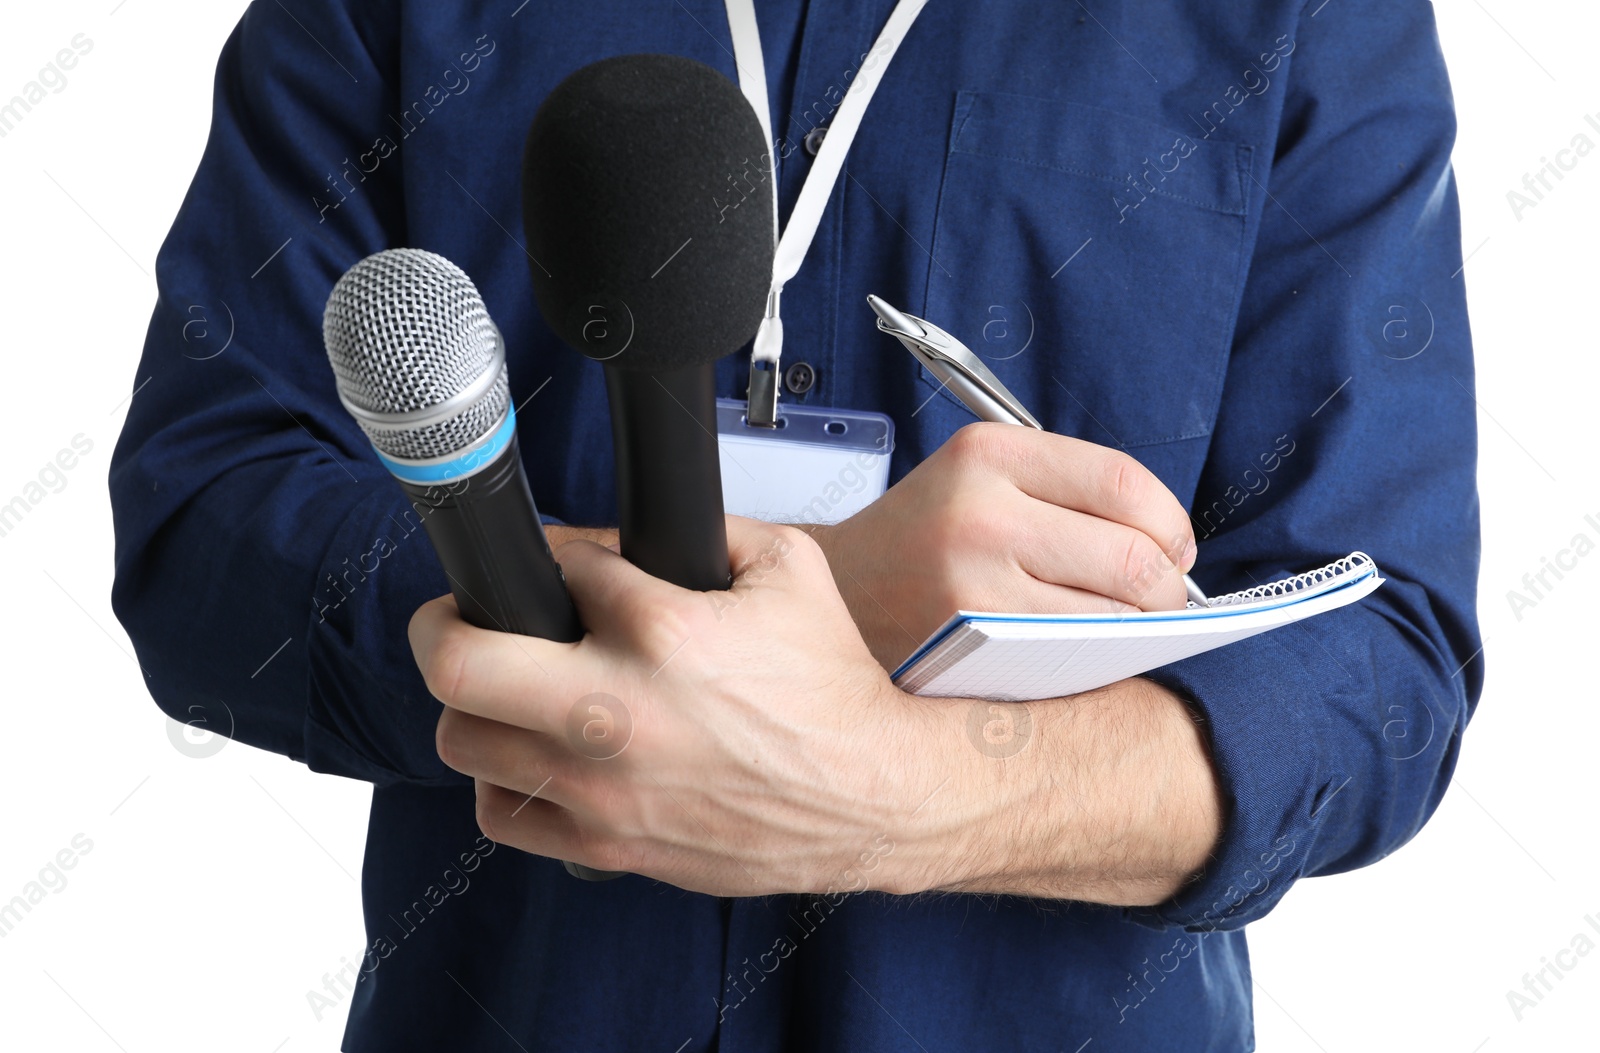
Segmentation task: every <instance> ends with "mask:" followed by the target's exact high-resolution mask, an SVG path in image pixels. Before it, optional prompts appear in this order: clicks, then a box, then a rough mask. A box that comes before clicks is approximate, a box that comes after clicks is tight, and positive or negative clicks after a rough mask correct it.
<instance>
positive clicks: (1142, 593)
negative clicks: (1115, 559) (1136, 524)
mask: <svg viewBox="0 0 1600 1053" xmlns="http://www.w3.org/2000/svg"><path fill="white" fill-rule="evenodd" d="M1164 563H1165V560H1164V559H1163V558H1162V555H1161V552H1160V550H1159V549H1157V548H1156V546H1155V544H1154V543H1153V542H1152V541H1151V540H1150V539H1149V538H1147V537H1145V536H1144V535H1142V534H1140V533H1138V532H1132V533H1131V536H1130V537H1129V538H1128V539H1127V541H1126V542H1125V543H1124V544H1123V547H1122V581H1121V585H1122V586H1123V588H1124V589H1125V590H1126V594H1125V595H1126V597H1127V598H1128V599H1131V600H1134V601H1135V602H1139V601H1142V600H1143V599H1144V598H1145V597H1146V596H1147V595H1149V593H1150V591H1151V590H1152V589H1153V588H1155V586H1156V584H1157V583H1158V582H1159V581H1160V580H1161V574H1162V572H1163V571H1164V570H1165V566H1164Z"/></svg>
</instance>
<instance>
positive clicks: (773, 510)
mask: <svg viewBox="0 0 1600 1053" xmlns="http://www.w3.org/2000/svg"><path fill="white" fill-rule="evenodd" d="M717 446H718V448H719V452H720V454H721V462H722V505H723V510H724V511H726V512H728V513H729V514H730V515H736V516H747V517H749V518H751V519H760V520H764V521H766V522H768V523H818V524H824V525H826V524H830V523H837V522H840V521H841V520H844V519H848V518H850V517H851V516H852V515H854V514H855V513H857V512H859V511H861V510H862V509H863V508H865V507H867V506H868V505H870V504H871V503H872V502H874V501H876V500H877V499H878V498H879V497H882V496H883V493H884V491H885V490H887V489H888V488H889V455H890V454H892V453H893V452H894V421H892V420H890V419H889V418H888V417H886V416H885V415H883V414H882V413H870V412H866V411H863V410H840V409H830V408H828V407H826V406H798V405H788V406H785V405H782V404H781V403H780V404H779V406H778V426H777V427H776V428H759V427H751V426H750V425H749V424H748V423H746V421H745V403H744V401H743V400H741V399H718V400H717Z"/></svg>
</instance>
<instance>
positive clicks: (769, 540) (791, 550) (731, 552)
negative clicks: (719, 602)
mask: <svg viewBox="0 0 1600 1053" xmlns="http://www.w3.org/2000/svg"><path fill="white" fill-rule="evenodd" d="M725 518H726V519H727V523H728V563H729V564H730V566H731V568H732V571H733V576H734V579H735V580H736V581H737V580H739V579H742V578H747V577H749V576H751V575H755V574H762V575H765V574H767V573H770V572H771V571H772V570H774V569H776V568H777V567H778V565H780V564H782V563H784V562H785V561H786V560H787V559H788V558H789V557H790V556H791V555H795V554H796V553H808V554H809V553H813V552H815V553H817V554H819V555H820V553H821V549H819V548H817V543H816V542H815V541H814V540H813V539H812V538H811V536H810V535H809V534H807V533H806V532H805V531H803V530H800V529H798V528H796V527H791V526H782V525H779V524H775V523H764V522H762V521H761V520H759V519H746V518H745V517H743V516H727V517H725Z"/></svg>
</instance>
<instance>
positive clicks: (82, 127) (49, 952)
mask: <svg viewBox="0 0 1600 1053" xmlns="http://www.w3.org/2000/svg"><path fill="white" fill-rule="evenodd" d="M507 2H508V3H510V2H512V0H507ZM1329 2H1331V3H1335V4H1337V3H1339V2H1340V0H1329ZM243 7H244V5H243V4H242V3H240V2H239V0H227V2H220V3H216V2H213V3H205V4H183V5H181V6H180V5H174V4H158V3H154V2H152V0H127V2H126V3H125V4H118V3H117V0H98V2H96V3H81V2H65V3H52V4H28V5H21V4H10V5H7V8H6V10H5V11H4V13H3V14H0V95H3V96H5V97H9V95H10V94H11V93H12V92H14V91H15V90H16V88H17V87H18V86H20V85H21V84H23V83H24V82H26V81H27V80H29V79H31V78H32V77H33V76H34V75H35V71H36V70H37V69H38V68H39V67H40V66H42V65H43V64H44V63H45V62H47V61H49V60H50V59H51V58H52V57H53V56H54V55H55V53H56V52H57V51H58V50H60V49H61V48H64V47H67V46H68V41H69V40H70V39H71V38H72V37H73V36H74V35H75V34H78V33H84V34H86V35H87V36H88V37H89V38H90V39H92V40H93V42H94V48H93V51H92V52H91V53H90V54H89V55H87V56H86V57H84V58H83V59H82V60H81V61H80V63H79V65H78V67H77V68H76V69H75V70H73V71H71V72H70V73H69V74H68V78H69V82H68V84H67V87H66V88H65V89H64V90H62V91H61V92H60V93H58V94H52V95H49V96H48V97H47V98H46V99H45V101H44V102H42V103H40V104H39V105H37V106H36V107H35V109H34V111H33V112H32V113H31V114H29V115H28V116H27V117H26V120H25V121H24V122H23V123H22V124H20V125H19V126H18V127H17V128H15V129H14V130H13V131H12V132H11V133H10V134H9V135H7V136H6V137H5V138H4V139H0V229H3V230H4V232H5V233H4V242H3V250H0V276H3V277H0V296H3V297H4V301H3V302H4V305H5V319H6V332H7V344H8V352H9V353H8V354H7V356H6V359H7V362H6V369H5V375H6V380H7V385H6V388H7V396H6V397H5V399H4V412H3V414H0V419H3V420H4V435H3V441H0V501H4V500H9V499H10V498H11V497H12V496H14V495H15V494H17V493H20V492H21V490H22V488H23V487H24V486H25V485H26V484H27V483H28V482H29V481H30V480H31V479H33V478H35V477H36V476H37V474H38V472H39V470H40V468H41V467H42V466H43V465H44V464H45V463H46V462H47V461H48V460H50V459H51V458H52V457H54V455H55V454H56V452H57V451H58V450H59V449H61V448H63V447H65V446H67V445H68V443H69V441H70V440H71V438H72V437H73V436H74V435H76V434H78V433H80V432H81V433H82V434H83V435H84V436H85V437H87V438H88V439H89V440H90V441H91V442H92V443H93V449H92V451H91V452H90V453H89V454H88V455H87V456H86V457H84V458H83V461H82V463H81V464H79V465H78V466H77V467H76V468H75V469H74V470H73V471H71V472H70V473H69V474H68V485H67V486H66V488H65V489H64V490H63V491H62V492H60V493H55V494H51V495H50V496H49V497H48V498H47V499H46V500H45V501H44V502H42V503H41V504H40V505H39V506H38V507H36V508H35V509H34V510H33V511H32V513H31V514H30V515H29V516H28V517H27V519H26V520H25V521H24V522H23V523H22V524H21V526H20V527H19V528H18V529H16V530H15V531H13V532H12V533H11V534H9V535H8V536H5V537H3V538H0V596H3V597H4V599H5V603H4V605H3V607H0V619H3V622H0V640H3V641H4V657H5V666H4V668H5V678H4V686H5V694H4V704H5V709H6V717H5V722H4V740H3V741H4V744H5V750H4V757H5V761H4V763H0V793H3V794H4V801H5V809H4V819H3V827H0V902H3V901H5V900H8V899H10V897H11V896H13V895H16V894H18V893H19V892H21V891H22V889H23V886H24V885H25V884H26V883H27V882H29V881H30V880H33V879H35V878H36V876H37V874H38V871H39V869H40V868H41V867H42V866H44V865H45V864H46V863H47V862H48V861H50V860H51V859H53V858H54V857H55V856H56V855H57V853H58V852H59V851H61V850H62V849H65V848H68V847H69V845H70V844H71V842H72V839H73V838H74V836H75V835H79V834H82V835H84V836H85V837H87V838H88V839H89V841H91V842H92V844H93V847H92V849H90V850H89V851H87V852H86V853H84V854H82V855H81V857H80V858H79V859H78V860H77V863H76V865H75V866H74V868H73V869H71V870H70V871H66V872H65V875H66V877H67V879H68V883H67V884H66V886H65V887H62V888H60V889H59V890H58V891H55V892H53V893H51V894H49V895H48V896H47V898H46V899H45V900H44V901H43V902H42V903H40V904H38V905H37V906H36V907H35V908H34V909H33V911H32V912H31V913H30V914H28V915H26V916H25V917H24V918H23V920H22V921H21V923H20V924H18V925H17V926H16V927H15V928H14V929H13V930H12V931H11V932H10V933H9V934H8V935H5V936H4V937H3V938H0V1036H3V1037H0V1042H3V1043H4V1044H5V1045H6V1046H7V1047H8V1048H13V1049H24V1048H26V1049H41V1048H47V1043H48V1048H58V1047H59V1048H68V1049H73V1050H112V1049H115V1048H121V1049H123V1050H125V1051H127V1053H136V1051H141V1050H163V1051H166V1050H207V1051H214V1050H229V1051H237V1053H249V1051H260V1053H272V1051H276V1050H279V1049H283V1050H286V1051H289V1053H297V1051H303V1050H333V1049H337V1048H338V1042H339V1036H340V1033H341V1031H342V1029H343V1026H344V1009H345V1006H344V1004H340V1005H339V1006H338V1007H337V1008H336V1009H334V1010H332V1011H328V1012H325V1013H324V1014H323V1019H321V1020H320V1021H319V1020H317V1019H316V1018H315V1016H314V1015H313V1013H312V1011H311V1009H310V1007H309V1006H308V1002H307V997H306V993H307V991H308V990H310V989H313V988H319V989H320V987H321V985H322V977H323V975H324V974H325V973H332V972H337V971H338V970H339V969H340V967H341V965H342V964H343V963H344V961H346V960H347V959H349V960H354V958H355V957H356V956H357V955H359V953H360V951H361V949H362V946H363V938H362V932H361V928H360V913H359V911H360V903H359V896H358V888H357V882H356V876H357V875H359V873H360V867H361V855H362V844H363V838H364V835H365V821H366V807H367V801H368V796H369V794H368V790H367V788H366V787H365V786H364V785H363V784H359V783H354V782H349V781H345V780H341V779H337V778H331V777H325V776H314V775H311V774H310V773H308V772H307V771H306V770H304V769H303V768H301V767H299V766H297V765H295V764H292V763H290V762H289V761H287V760H285V759H283V758H280V757H276V756H272V755H268V754H265V753H262V752H259V751H256V750H253V749H250V748H248V747H245V746H241V745H238V744H232V743H221V740H218V744H221V745H223V747H224V748H222V749H221V750H220V751H219V752H217V753H216V754H215V755H213V756H209V757H204V758H200V757H194V756H191V755H189V754H190V753H193V752H196V751H195V750H194V749H192V748H191V749H190V750H189V751H188V752H185V751H182V750H180V749H178V748H177V747H176V746H175V745H174V743H173V742H172V741H171V739H170V738H169V729H168V724H169V722H168V721H167V719H166V718H165V717H164V716H163V715H162V714H161V713H160V711H159V710H157V709H156V707H155V706H154V704H153V703H151V702H150V700H149V698H148V697H147V696H146V695H145V693H144V691H143V689H142V687H141V684H140V676H139V673H138V669H137V666H136V665H135V663H134V661H133V660H132V658H131V646H130V645H129V643H128V641H127V639H126V637H125V636H124V635H123V633H122V630H121V628H120V626H118V624H117V622H116V620H115V618H114V617H113V616H112V613H111V608H110V604H109V600H108V596H109V592H110V588H111V518H110V511H109V508H108V501H107V495H106V488H105V474H106V466H107V464H108V462H109V459H110V456H111V450H112V446H113V444H114V442H115V439H116V435H117V432H118V429H119V428H120V426H121V423H122V418H123V416H124V414H125V412H126V399H127V396H128V393H129V391H130V390H131V389H132V387H133V384H134V383H135V378H134V368H135V364H136V362H137V359H138V353H139V348H140V346H141V344H142V341H143V337H144V330H145V325H146V323H147V321H148V319H149V315H150V310H151V307H152V304H153V302H154V297H155V284H154V281H153V279H152V277H151V271H152V270H153V267H154V259H155V254H156V250H157V248H158V246H159V245H160V243H161V239H162V237H163V236H164V235H165V233H166V229H167V226H168V224H169V223H170V222H171V219H172V217H173V215H174V214H175V212H176V210H177V208H178V204H179V202H180V200H181V197H182V195H183V193H184V190H185V188H186V186H187V184H188V182H189V179H190V177H191V175H192V174H193V171H194V168H195V165H196V163H197V161H198V160H199V157H200V152H201V149H202V147H203V145H204V141H205V134H206V129H207V124H208V120H209V113H210V104H211V77H212V71H213V67H214V64H215V60H216V55H217V53H218V51H219V49H220V48H221V46H222V43H223V41H224V39H225V38H226V36H227V34H228V33H229V31H230V30H231V29H232V27H233V24H234V23H235V21H236V20H237V19H238V17H239V14H240V13H241V11H242V10H243ZM1438 18H1439V21H1440V23H1441V32H1442V35H1443V41H1444V49H1445V54H1446V57H1447V59H1448V60H1449V62H1450V66H1451V71H1452V76H1453V79H1454V83H1455V90H1456V100H1457V105H1458V109H1459V113H1460V140H1459V144H1458V147H1457V150H1456V169H1457V174H1458V177H1459V180H1460V187H1461V194H1462V208H1463V213H1464V223H1465V230H1464V234H1463V242H1464V245H1463V252H1464V253H1466V254H1469V255H1470V262H1469V263H1468V265H1467V267H1466V271H1465V274H1464V280H1465V281H1466V282H1467V283H1468V286H1469V291H1470V296H1471V308H1472V315H1473V329H1474V332H1475V336H1476V345H1477V351H1478V378H1479V386H1478V391H1479V401H1480V412H1479V415H1478V423H1479V428H1480V441H1481V447H1482V462H1481V474H1480V485H1481V489H1482V506H1483V527H1484V561H1483V577H1482V589H1481V594H1480V611H1481V616H1482V623H1483V630H1484V633H1485V636H1486V638H1487V648H1488V670H1489V673H1488V676H1489V680H1488V689H1487V692H1486V693H1485V695H1484V698H1483V702H1482V705H1481V707H1480V709H1479V712H1478V715H1477V718H1476V720H1475V721H1474V723H1473V724H1472V727H1471V730H1470V732H1469V733H1468V735H1467V738H1466V746H1465V750H1464V753H1463V756H1462V761H1461V765H1460V768H1459V771H1458V775H1457V778H1456V780H1455V783H1454V785H1453V786H1452V787H1451V789H1450V792H1449V794H1448V795H1447V796H1446V797H1445V799H1444V803H1443V805H1442V806H1441V807H1440V809H1439V812H1438V814H1437V815H1436V816H1435V818H1434V819H1433V821H1432V822H1431V823H1430V824H1429V825H1428V827H1427V828H1426V829H1425V830H1424V831H1423V832H1422V834H1421V835H1420V836H1419V837H1418V838H1417V839H1416V840H1415V841H1414V842H1413V843H1412V844H1411V845H1410V846H1408V847H1407V848H1406V849H1405V850H1404V851H1402V852H1400V853H1399V854H1398V855H1396V856H1395V857H1394V858H1391V859H1388V860H1386V861H1384V862H1383V863H1382V864H1380V865H1378V866H1374V867H1371V868H1368V869H1367V870H1365V871H1361V872H1358V873H1355V874H1349V875H1343V876H1338V877H1331V878H1323V879H1316V880H1309V881H1303V882H1301V883H1300V885H1299V886H1298V887H1297V888H1296V889H1295V891H1294V892H1293V893H1292V894H1291V895H1290V896H1289V897H1288V898H1287V900H1286V901H1285V902H1284V904H1283V905H1282V906H1281V907H1279V908H1278V910H1277V911H1276V912H1275V913H1274V914H1272V915H1271V916H1270V917H1269V918H1268V919H1267V920H1265V921H1264V922H1262V923H1261V924H1259V925H1257V926H1256V927H1254V928H1253V929H1252V930H1251V933H1252V946H1253V948H1254V963H1255V976H1256V981H1257V984H1256V1008H1257V1012H1256V1015H1257V1027H1258V1031H1259V1043H1260V1048H1261V1049H1262V1050H1264V1051H1269V1053H1303V1051H1311V1050H1324V1051H1329V1053H1332V1051H1335V1050H1360V1051H1364V1053H1365V1051H1374V1050H1404V1051H1412V1050H1429V1051H1458V1053H1474V1051H1476V1050H1479V1049H1483V1050H1486V1051H1490V1053H1507V1051H1512V1050H1575V1049H1592V1048H1596V1045H1597V1038H1596V1034H1595V1026H1596V1023H1597V1014H1596V1009H1595V1006H1596V1005H1597V1004H1600V954H1594V955H1590V956H1589V957H1586V958H1579V959H1577V967H1576V968H1575V969H1574V970H1572V971H1571V972H1569V973H1568V974H1567V975H1566V976H1565V977H1564V978H1562V979H1560V980H1559V981H1556V982H1555V984H1554V990H1553V991H1551V992H1550V993H1549V994H1548V995H1546V996H1545V998H1544V999H1543V1001H1542V1002H1541V1003H1540V1004H1538V1005H1537V1006H1536V1007H1535V1008H1533V1009H1530V1010H1526V1011H1524V1012H1523V1014H1522V1019H1521V1020H1520V1021H1519V1020H1517V1019H1516V1018H1515V1016H1514V1014H1513V1011H1512V1009H1511V1008H1510V1006H1509V1004H1508V1000H1507V992H1508V991H1509V990H1511V989H1519V990H1520V989H1521V987H1522V983H1523V979H1522V978H1523V974H1524V973H1528V972H1533V971H1536V970H1538V969H1539V968H1540V967H1541V965H1543V964H1544V960H1545V959H1547V958H1552V957H1553V956H1554V955H1555V954H1556V952H1557V951H1558V950H1561V949H1563V948H1566V947H1568V946H1569V944H1570V942H1571V940H1572V938H1573V936H1574V935H1575V934H1576V933H1578V932H1580V931H1584V932H1588V933H1589V934H1590V935H1591V936H1595V937H1596V939H1597V941H1600V934H1596V933H1594V932H1593V931H1592V930H1590V929H1589V928H1588V926H1587V925H1586V923H1585V921H1584V916H1585V915H1586V914H1591V913H1593V914H1595V915H1596V918H1597V923H1600V852H1597V851H1596V847H1595V838H1596V833H1595V831H1596V825H1595V822H1594V818H1593V815H1592V805H1593V801H1594V797H1595V794H1594V792H1593V786H1594V781H1593V780H1594V776H1593V773H1594V772H1595V770H1596V765H1597V761H1600V735H1597V731H1600V715H1597V712H1596V707H1595V705H1594V703H1595V696H1596V690H1595V687H1594V680H1595V675H1594V672H1593V666H1594V657H1595V655H1596V652H1597V650H1600V632H1597V630H1600V613H1597V612H1600V604H1597V602H1596V600H1597V597H1600V590H1597V588H1596V587H1597V585H1600V555H1597V556H1592V557H1590V558H1589V559H1587V560H1585V561H1583V562H1580V564H1579V566H1578V568H1577V569H1576V570H1574V571H1572V572H1570V573H1568V574H1567V576H1566V578H1565V579H1564V580H1563V581H1562V583H1561V584H1560V585H1559V587H1558V588H1556V589H1555V590H1554V591H1553V593H1551V594H1550V595H1549V596H1548V597H1547V598H1546V599H1544V600H1543V601H1542V602H1540V603H1538V605H1537V606H1536V607H1534V608H1532V609H1529V610H1525V611H1523V612H1521V614H1522V616H1521V618H1520V620H1519V619H1517V618H1516V617H1514V616H1513V613H1512V611H1511V608H1510V606H1509V604H1508V602H1507V598H1506V593H1507V590H1509V589H1512V588H1518V587H1520V582H1521V579H1522V576H1523V575H1524V574H1525V573H1527V572H1529V571H1536V570H1538V569H1539V567H1540V565H1541V561H1542V557H1546V556H1554V555H1555V554H1556V552H1557V551H1558V550H1560V549H1562V548H1564V547H1566V546H1567V545H1568V544H1569V543H1570V539H1571V538H1572V537H1573V535H1574V534H1576V533H1578V532H1580V531H1583V532H1587V533H1588V534H1589V535H1590V536H1591V538H1593V537H1596V536H1597V535H1600V531H1597V530H1596V528H1594V527H1592V526H1589V525H1587V524H1586V523H1585V522H1584V516H1585V514H1594V515H1595V516H1596V518H1597V519H1600V489H1597V488H1596V487H1595V486H1594V485H1593V482H1594V480H1595V478H1596V470H1595V467H1594V456H1595V439H1594V434H1595V426H1596V421H1597V418H1600V414H1597V413H1596V392H1597V391H1600V366H1597V364H1596V359H1595V356H1594V351H1595V345H1596V339H1595V335H1594V332H1595V323H1596V301H1597V299H1600V296H1597V292H1596V290H1595V289H1594V288H1593V287H1592V286H1591V284H1590V283H1591V282H1592V281H1593V279H1594V275H1595V272H1596V268H1595V266H1594V264H1593V261H1594V259H1595V246H1594V240H1593V239H1594V235H1595V233H1596V231H1597V229H1600V228H1597V226H1596V222H1595V219H1596V207H1597V203H1600V194H1597V190H1600V157H1591V158H1588V159H1585V160H1584V161H1582V162H1581V163H1580V164H1579V166H1578V167H1577V168H1576V169H1575V170H1574V171H1572V172H1571V173H1569V174H1567V176H1566V178H1565V179H1564V180H1563V181H1562V182H1561V183H1560V184H1558V185H1557V187H1556V190H1555V191H1554V192H1553V193H1551V194H1549V195H1548V196H1547V197H1546V198H1545V200H1544V201H1543V202H1541V203H1540V204H1538V205H1537V206H1536V207H1535V208H1533V209H1531V210H1527V211H1524V212H1523V213H1522V215H1521V217H1520V219H1518V218H1517V217H1515V216H1514V215H1513V212H1512V209H1511V207H1510V205H1509V204H1508V202H1507V197H1506V194H1507V191H1509V190H1511V189H1512V188H1514V187H1518V186H1520V184H1521V181H1522V177H1523V174H1524V173H1525V172H1530V171H1533V170H1535V169H1537V168H1538V167H1540V166H1541V165H1542V163H1543V161H1542V160H1541V159H1542V158H1545V157H1552V158H1553V157H1554V155H1555V153H1556V151H1557V150H1558V149H1561V148H1563V147H1566V146H1567V145H1568V144H1569V143H1570V142H1571V140H1572V138H1573V136H1575V135H1577V134H1578V133H1580V132H1587V133H1588V134H1589V135H1590V137H1591V139H1594V140H1595V141H1597V142H1600V133H1596V132H1595V131H1594V130H1593V129H1591V128H1589V127H1588V126H1587V125H1586V124H1585V123H1584V120H1583V115H1584V114H1585V113H1591V112H1600V64H1597V63H1596V62H1595V59H1594V50H1593V49H1594V47H1595V42H1596V40H1597V39H1600V15H1597V14H1596V12H1595V10H1594V8H1593V7H1592V5H1588V4H1574V3H1563V4H1559V5H1558V4H1556V3H1554V2H1546V3H1542V4H1540V3H1528V2H1523V3H1512V2H1511V0H1485V2H1484V3H1479V2H1478V0H1449V2H1447V3H1442V4H1440V5H1438ZM1380 561H1381V560H1380ZM261 657H262V659H263V660H265V659H266V658H267V657H268V656H267V655H266V654H263V655H262V656H261ZM81 843H82V842H81V840H80V844H81ZM1546 975H1547V977H1548V976H1550V975H1551V974H1546Z"/></svg>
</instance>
